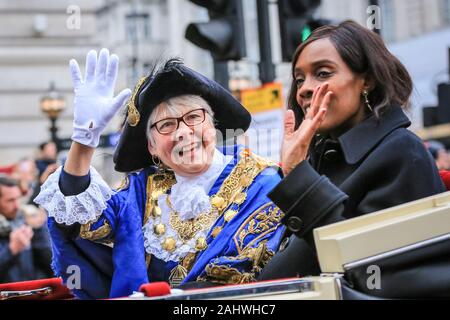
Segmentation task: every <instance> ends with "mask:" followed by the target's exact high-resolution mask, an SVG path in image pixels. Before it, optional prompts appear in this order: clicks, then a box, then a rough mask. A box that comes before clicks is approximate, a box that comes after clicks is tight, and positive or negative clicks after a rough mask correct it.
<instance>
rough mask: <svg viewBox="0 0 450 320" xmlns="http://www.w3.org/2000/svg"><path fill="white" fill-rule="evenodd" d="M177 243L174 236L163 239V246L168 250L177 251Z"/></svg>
mask: <svg viewBox="0 0 450 320" xmlns="http://www.w3.org/2000/svg"><path fill="white" fill-rule="evenodd" d="M176 245H177V242H176V240H175V239H174V238H172V237H169V238H166V239H165V240H164V241H163V243H162V248H163V249H164V250H166V251H167V252H170V253H172V252H174V251H175V249H176Z"/></svg>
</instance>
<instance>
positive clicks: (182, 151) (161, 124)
mask: <svg viewBox="0 0 450 320" xmlns="http://www.w3.org/2000/svg"><path fill="white" fill-rule="evenodd" d="M202 109H203V110H204V111H201V110H202ZM203 114H204V121H201V120H202V119H203V118H202V117H203ZM180 117H183V120H184V121H178V120H174V119H173V118H180ZM177 122H178V128H177V129H176V130H175V128H176V123H177ZM185 122H187V123H188V124H190V123H197V124H195V125H188V124H186V123H185ZM173 123H175V127H174V128H170V126H173ZM154 124H157V125H156V126H153V125H154ZM148 125H149V128H150V129H149V130H148V134H147V135H148V150H149V152H150V154H152V155H153V156H156V157H158V158H159V159H161V161H162V162H163V163H164V164H165V165H166V166H168V167H169V168H171V169H172V170H173V171H175V173H176V174H178V175H180V176H184V177H191V176H197V175H200V174H202V173H204V172H205V171H206V170H208V168H209V166H210V165H211V162H212V159H213V155H214V149H215V147H216V130H215V128H214V124H213V117H212V112H211V108H210V107H209V106H208V105H207V103H206V102H205V101H204V100H203V99H202V98H200V97H198V96H180V97H176V98H172V99H170V100H168V101H165V102H162V103H161V104H160V105H158V107H156V108H155V110H154V111H153V113H152V115H151V116H150V119H149V124H148ZM167 128H170V129H174V130H175V131H173V132H171V133H165V132H166V131H172V130H166V129H167Z"/></svg>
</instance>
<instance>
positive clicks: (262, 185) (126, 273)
mask: <svg viewBox="0 0 450 320" xmlns="http://www.w3.org/2000/svg"><path fill="white" fill-rule="evenodd" d="M223 153H224V154H229V155H232V156H233V160H232V161H231V162H230V163H229V164H228V165H227V166H226V167H225V169H224V170H223V171H222V173H221V174H220V176H219V177H218V179H217V180H216V182H215V183H214V185H213V187H212V188H211V190H210V192H209V196H210V198H211V204H212V205H213V206H214V207H215V208H217V210H218V212H219V214H220V215H219V217H218V219H217V220H216V221H215V222H214V223H213V224H212V227H211V228H210V230H209V232H208V235H207V237H206V243H205V246H204V247H202V248H199V250H198V251H197V252H195V253H188V254H187V255H186V256H185V257H184V258H182V259H181V261H178V262H175V261H168V262H165V261H163V260H160V259H157V258H156V257H155V256H153V255H149V254H147V253H146V251H145V248H144V236H143V226H144V225H145V224H146V222H147V221H148V219H150V218H151V215H152V214H153V213H154V210H155V208H154V202H153V201H152V195H154V194H161V192H163V193H170V187H171V185H173V184H174V183H175V182H176V181H175V179H174V176H173V174H171V173H167V172H166V173H161V172H158V171H156V169H155V168H153V167H150V168H147V169H145V170H142V171H141V172H139V173H132V174H129V175H128V176H127V178H126V181H125V183H124V185H123V186H122V188H120V189H119V190H118V192H117V193H115V194H114V195H113V196H112V197H111V198H110V199H109V200H108V202H107V207H106V209H105V210H104V211H103V212H102V214H101V215H100V217H99V218H98V219H97V220H96V221H94V222H92V223H87V224H84V225H81V227H80V229H79V232H78V231H77V234H76V235H75V236H73V235H72V236H69V234H68V232H66V230H64V228H65V227H64V226H62V225H60V224H57V223H56V221H55V220H54V219H53V218H50V219H49V229H50V233H51V237H52V244H53V269H54V271H55V273H56V274H57V276H60V277H62V278H63V280H64V282H65V283H67V285H69V286H71V285H73V284H77V282H76V281H75V282H74V278H73V277H74V276H75V273H74V268H73V266H76V267H78V268H79V270H80V275H81V277H80V279H78V280H80V282H79V283H78V284H79V286H78V287H75V288H73V292H74V294H75V295H76V296H78V297H79V298H82V299H94V298H106V297H122V296H127V295H130V294H132V293H133V292H134V291H137V290H138V289H139V287H140V286H141V285H142V284H144V283H148V282H154V281H168V282H170V283H172V284H175V285H176V284H179V283H187V282H191V281H211V282H215V283H217V284H234V283H245V282H251V281H254V280H255V277H256V275H257V274H258V273H259V272H260V271H261V269H262V268H263V267H264V265H265V264H266V263H267V262H268V261H269V260H270V259H271V257H272V256H273V255H274V253H275V251H276V249H277V247H278V244H279V241H280V239H281V236H282V234H283V232H284V227H283V226H282V225H281V224H280V220H281V218H282V213H281V211H280V210H279V208H278V207H276V206H275V205H274V204H273V203H272V202H271V201H270V200H269V199H268V198H267V194H268V192H269V191H270V190H272V189H273V188H274V187H275V186H276V185H277V184H278V183H279V181H280V179H281V177H280V174H279V168H278V167H277V166H276V164H275V163H273V162H271V161H267V160H265V159H263V158H261V157H258V156H256V155H253V154H251V152H250V151H249V150H248V149H245V148H243V147H238V146H233V147H228V148H224V149H223ZM153 198H154V197H153Z"/></svg>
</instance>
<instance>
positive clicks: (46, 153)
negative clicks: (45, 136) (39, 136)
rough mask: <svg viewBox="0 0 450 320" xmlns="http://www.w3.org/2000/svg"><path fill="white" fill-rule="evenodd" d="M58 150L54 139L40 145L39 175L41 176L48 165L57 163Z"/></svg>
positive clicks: (37, 164) (37, 161)
mask: <svg viewBox="0 0 450 320" xmlns="http://www.w3.org/2000/svg"><path fill="white" fill-rule="evenodd" d="M57 156H58V150H57V148H56V144H55V143H54V142H53V141H47V142H44V143H41V144H40V145H39V156H38V157H37V159H36V167H37V169H38V176H39V177H41V176H42V174H43V173H44V172H45V170H46V169H47V167H48V166H49V165H52V164H56V159H57Z"/></svg>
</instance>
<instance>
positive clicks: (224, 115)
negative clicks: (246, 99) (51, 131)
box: [114, 59, 251, 172]
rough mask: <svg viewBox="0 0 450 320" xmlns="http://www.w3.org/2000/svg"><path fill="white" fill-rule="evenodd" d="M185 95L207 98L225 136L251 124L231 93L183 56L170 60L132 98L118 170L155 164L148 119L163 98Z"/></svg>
mask: <svg viewBox="0 0 450 320" xmlns="http://www.w3.org/2000/svg"><path fill="white" fill-rule="evenodd" d="M181 95H198V96H201V97H202V98H203V99H205V101H206V102H208V104H209V105H210V106H211V109H212V111H213V112H214V118H215V119H216V129H217V130H219V131H221V132H222V134H223V135H224V136H225V132H226V130H227V129H232V130H242V131H246V130H247V129H248V127H249V126H250V122H251V115H250V113H249V112H248V111H247V110H246V109H245V108H244V107H243V106H242V105H241V103H240V102H239V101H237V100H236V99H235V98H234V97H233V96H232V95H231V93H229V92H228V91H227V90H225V89H224V88H223V87H222V86H221V85H219V84H218V83H217V82H215V81H213V80H210V79H208V78H206V77H204V76H203V75H201V74H200V73H198V72H196V71H194V70H192V69H189V68H188V67H186V66H185V65H184V64H183V63H182V62H181V61H180V60H178V59H171V60H168V61H167V62H166V63H165V64H164V65H163V66H162V67H160V68H156V67H155V68H153V70H152V71H151V72H150V75H149V76H148V77H145V78H143V79H141V81H139V83H138V84H137V86H136V88H135V89H134V92H133V95H132V96H131V98H130V101H129V102H128V111H127V121H126V123H125V124H124V127H123V132H122V135H121V137H120V140H119V143H118V145H117V148H116V150H115V152H114V163H115V169H116V170H117V171H119V172H132V171H136V170H140V169H142V168H146V167H148V166H150V165H153V164H154V163H153V160H152V157H151V155H150V154H149V152H148V149H147V136H146V129H147V128H146V127H147V122H148V119H149V117H150V115H151V113H152V111H153V110H154V109H155V108H156V107H157V106H158V105H159V104H160V103H161V102H164V101H166V100H168V99H170V98H174V97H177V96H181Z"/></svg>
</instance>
